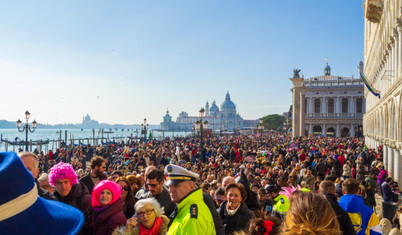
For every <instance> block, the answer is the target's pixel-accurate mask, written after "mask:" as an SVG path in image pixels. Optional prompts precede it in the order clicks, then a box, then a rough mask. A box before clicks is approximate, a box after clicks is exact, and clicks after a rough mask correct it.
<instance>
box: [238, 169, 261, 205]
mask: <svg viewBox="0 0 402 235" xmlns="http://www.w3.org/2000/svg"><path fill="white" fill-rule="evenodd" d="M238 183H240V184H242V185H243V186H244V188H245V189H246V192H247V199H246V201H245V202H244V203H245V204H246V205H247V207H248V208H249V209H250V210H258V206H259V205H258V197H257V194H256V193H255V192H253V191H251V189H250V183H249V182H248V180H247V176H246V174H244V170H242V171H241V174H240V179H239V182H238Z"/></svg>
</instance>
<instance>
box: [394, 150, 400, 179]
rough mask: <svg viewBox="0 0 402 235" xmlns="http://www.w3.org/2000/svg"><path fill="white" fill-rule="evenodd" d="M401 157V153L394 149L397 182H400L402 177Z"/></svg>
mask: <svg viewBox="0 0 402 235" xmlns="http://www.w3.org/2000/svg"><path fill="white" fill-rule="evenodd" d="M400 157H401V152H400V150H399V149H397V148H395V149H394V179H395V180H397V181H398V182H401V181H400V178H401V176H402V174H401V170H402V169H401V166H400V161H399V158H400Z"/></svg>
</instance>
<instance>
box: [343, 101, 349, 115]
mask: <svg viewBox="0 0 402 235" xmlns="http://www.w3.org/2000/svg"><path fill="white" fill-rule="evenodd" d="M342 113H348V99H347V98H343V99H342Z"/></svg>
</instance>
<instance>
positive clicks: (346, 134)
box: [341, 127, 350, 137]
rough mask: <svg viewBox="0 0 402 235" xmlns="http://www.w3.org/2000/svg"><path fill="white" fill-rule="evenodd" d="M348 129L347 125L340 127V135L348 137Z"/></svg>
mask: <svg viewBox="0 0 402 235" xmlns="http://www.w3.org/2000/svg"><path fill="white" fill-rule="evenodd" d="M349 135H350V129H349V128H347V127H344V128H342V130H341V137H349Z"/></svg>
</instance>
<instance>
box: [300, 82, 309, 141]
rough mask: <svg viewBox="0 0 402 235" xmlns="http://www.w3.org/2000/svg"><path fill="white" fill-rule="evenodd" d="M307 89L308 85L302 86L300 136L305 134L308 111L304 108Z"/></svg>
mask: <svg viewBox="0 0 402 235" xmlns="http://www.w3.org/2000/svg"><path fill="white" fill-rule="evenodd" d="M306 91H307V87H303V86H302V87H300V100H301V102H300V110H301V112H300V136H305V133H306V132H305V126H306V123H305V120H306V113H305V112H304V110H305V109H306V107H305V105H306V102H305V99H306Z"/></svg>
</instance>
